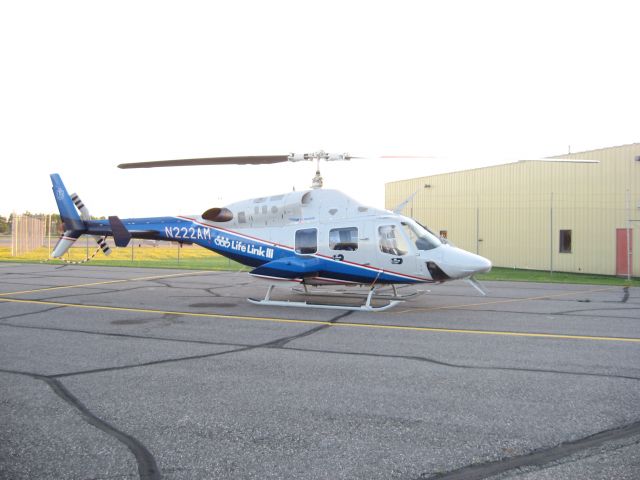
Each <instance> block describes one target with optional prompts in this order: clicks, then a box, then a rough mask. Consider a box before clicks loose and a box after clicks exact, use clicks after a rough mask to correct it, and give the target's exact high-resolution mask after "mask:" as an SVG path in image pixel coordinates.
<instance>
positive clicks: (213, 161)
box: [118, 155, 289, 168]
mask: <svg viewBox="0 0 640 480" xmlns="http://www.w3.org/2000/svg"><path fill="white" fill-rule="evenodd" d="M288 159H289V156H288V155H258V156H251V157H210V158H187V159H181V160H158V161H152V162H134V163H121V164H120V165H118V168H157V167H188V166H197V165H262V164H266V163H280V162H286V161H288Z"/></svg>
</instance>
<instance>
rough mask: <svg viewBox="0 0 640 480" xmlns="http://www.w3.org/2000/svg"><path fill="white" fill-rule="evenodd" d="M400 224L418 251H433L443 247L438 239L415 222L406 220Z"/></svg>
mask: <svg viewBox="0 0 640 480" xmlns="http://www.w3.org/2000/svg"><path fill="white" fill-rule="evenodd" d="M400 223H401V225H402V227H403V229H404V231H405V233H406V234H407V237H409V240H411V242H412V243H413V244H414V245H415V246H416V248H417V249H418V250H431V249H433V248H436V247H439V246H440V245H442V242H441V241H440V239H439V238H438V237H436V236H435V235H434V234H433V233H431V232H429V231H428V230H427V229H426V228H424V227H423V226H422V225H420V224H419V223H417V222H415V221H414V220H412V219H410V218H405V219H404V220H402V222H400Z"/></svg>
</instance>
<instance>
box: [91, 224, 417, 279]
mask: <svg viewBox="0 0 640 480" xmlns="http://www.w3.org/2000/svg"><path fill="white" fill-rule="evenodd" d="M122 223H123V224H124V226H125V227H126V228H127V230H129V231H130V233H131V235H132V237H133V238H146V239H154V240H168V241H176V242H184V243H194V244H196V245H200V246H201V247H204V248H206V249H208V250H212V251H214V252H216V253H219V254H220V255H223V256H225V257H227V258H230V259H232V260H234V261H237V262H238V263H241V264H243V265H247V266H250V267H254V268H255V267H259V266H261V265H264V264H265V263H268V262H271V261H273V260H278V259H281V258H285V257H291V256H297V257H309V256H308V255H298V254H297V253H296V252H295V251H294V250H293V249H292V248H290V247H285V246H282V245H278V244H275V243H273V242H269V241H267V240H260V239H257V238H255V237H252V236H248V235H243V234H241V233H236V232H233V231H230V230H227V229H222V228H216V227H214V226H208V225H204V224H201V223H198V222H194V221H191V220H188V219H182V218H176V217H154V218H135V219H133V218H130V219H123V220H122ZM87 225H88V230H89V233H96V234H110V227H109V222H108V221H107V220H93V221H90V222H87ZM315 258H317V259H318V260H319V261H320V270H319V271H318V274H319V276H320V277H325V278H328V279H333V280H338V281H345V282H354V283H373V282H374V281H375V282H377V283H421V282H424V281H427V279H424V280H422V279H420V278H414V277H410V276H405V275H400V274H395V273H390V272H386V271H381V270H380V269H376V268H371V267H366V266H361V265H357V264H353V263H347V262H340V261H336V260H332V259H328V258H324V257H322V256H319V255H316V256H315Z"/></svg>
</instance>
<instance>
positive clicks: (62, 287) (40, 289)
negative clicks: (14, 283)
mask: <svg viewBox="0 0 640 480" xmlns="http://www.w3.org/2000/svg"><path fill="white" fill-rule="evenodd" d="M205 273H210V272H209V271H201V272H188V273H172V274H170V275H153V276H150V277H137V278H123V279H119V280H105V281H104V282H92V283H79V284H76V285H62V286H58V287H44V288H36V289H33V290H22V291H20V292H4V293H0V296H5V295H20V294H23V293H36V292H45V291H50V290H63V289H65V288H81V287H94V286H96V285H108V284H110V283H124V282H142V281H145V280H158V279H161V278H170V277H184V276H188V275H203V274H205Z"/></svg>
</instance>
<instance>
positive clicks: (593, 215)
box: [385, 143, 640, 276]
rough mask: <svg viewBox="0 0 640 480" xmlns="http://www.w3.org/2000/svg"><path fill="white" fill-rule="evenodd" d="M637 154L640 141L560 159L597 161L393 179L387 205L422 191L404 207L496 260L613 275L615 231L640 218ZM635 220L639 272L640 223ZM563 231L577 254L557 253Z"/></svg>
mask: <svg viewBox="0 0 640 480" xmlns="http://www.w3.org/2000/svg"><path fill="white" fill-rule="evenodd" d="M639 156H640V143H635V144H632V145H624V146H620V147H612V148H606V149H601V150H594V151H589V152H580V153H575V154H571V155H562V156H560V157H554V158H567V159H585V160H598V161H599V162H600V163H597V164H589V163H560V162H539V161H523V162H516V163H510V164H505V165H499V166H494V167H487V168H479V169H474V170H466V171H462V172H454V173H448V174H442V175H433V176H428V177H421V178H415V179H410V180H404V181H399V182H393V183H389V184H387V185H386V191H385V203H386V207H387V208H389V209H393V208H394V207H395V206H396V205H398V204H400V203H401V202H402V201H403V200H405V199H406V198H407V197H408V196H409V195H411V194H412V193H413V192H415V191H416V190H420V192H419V193H418V194H417V195H416V196H415V197H414V199H413V201H412V202H410V204H409V205H407V206H406V207H405V209H404V211H403V213H404V214H405V215H409V216H413V217H414V218H416V219H417V220H418V221H419V222H421V223H423V224H425V225H427V226H428V227H429V228H430V229H431V230H433V231H435V232H436V233H438V232H439V231H440V230H446V231H447V235H448V238H449V240H451V241H452V242H453V243H454V244H456V245H457V246H459V247H461V248H464V249H465V250H469V251H472V252H478V253H479V254H480V255H483V256H485V257H487V258H489V259H491V260H492V262H493V263H494V265H495V266H501V267H516V268H527V269H535V270H549V269H551V268H553V270H554V271H565V272H585V273H598V274H607V275H613V274H615V273H616V229H617V228H622V229H624V228H626V227H627V219H628V218H629V217H631V218H632V219H634V220H639V219H640V209H639V208H638V207H639V206H640V161H636V157H639ZM425 184H427V185H430V187H428V188H424V185H425ZM628 199H630V207H631V208H630V209H627V202H628ZM631 225H632V229H633V234H632V236H633V269H632V270H633V274H634V276H640V222H632V223H631ZM560 230H571V235H572V242H571V243H572V250H571V253H560V252H559V237H560Z"/></svg>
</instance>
